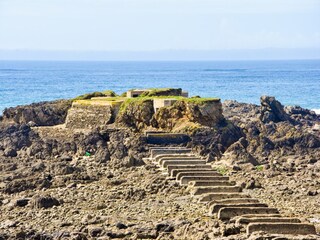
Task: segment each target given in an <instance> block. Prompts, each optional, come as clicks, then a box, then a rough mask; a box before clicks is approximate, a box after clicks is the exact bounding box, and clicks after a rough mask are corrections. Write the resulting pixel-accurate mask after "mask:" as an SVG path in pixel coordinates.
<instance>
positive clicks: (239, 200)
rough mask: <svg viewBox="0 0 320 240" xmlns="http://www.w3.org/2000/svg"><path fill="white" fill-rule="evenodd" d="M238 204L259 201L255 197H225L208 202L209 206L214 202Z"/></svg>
mask: <svg viewBox="0 0 320 240" xmlns="http://www.w3.org/2000/svg"><path fill="white" fill-rule="evenodd" d="M217 203H219V204H239V203H259V200H258V199H256V198H227V199H221V200H214V201H211V202H209V203H208V206H209V208H210V207H211V206H212V205H214V204H217Z"/></svg>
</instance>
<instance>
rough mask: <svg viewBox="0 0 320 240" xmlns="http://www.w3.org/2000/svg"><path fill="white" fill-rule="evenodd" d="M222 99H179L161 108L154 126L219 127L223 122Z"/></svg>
mask: <svg viewBox="0 0 320 240" xmlns="http://www.w3.org/2000/svg"><path fill="white" fill-rule="evenodd" d="M223 122H224V117H223V115H222V106H221V102H220V100H208V101H206V100H203V101H197V100H196V99H195V100H194V101H191V100H179V101H177V102H176V103H174V104H173V106H170V107H163V108H160V109H159V111H158V112H157V113H156V114H155V115H154V117H153V120H152V125H153V127H156V128H161V129H166V130H169V131H181V132H183V131H188V130H192V129H194V128H198V127H199V126H201V125H202V126H206V127H218V126H219V125H221V124H223Z"/></svg>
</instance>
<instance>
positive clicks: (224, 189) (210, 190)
mask: <svg viewBox="0 0 320 240" xmlns="http://www.w3.org/2000/svg"><path fill="white" fill-rule="evenodd" d="M241 191H242V188H241V187H239V186H219V187H196V188H194V189H192V191H191V194H192V195H194V196H196V195H201V194H205V193H222V192H223V193H231V192H232V193H236V192H241Z"/></svg>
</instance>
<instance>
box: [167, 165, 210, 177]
mask: <svg viewBox="0 0 320 240" xmlns="http://www.w3.org/2000/svg"><path fill="white" fill-rule="evenodd" d="M167 169H168V173H169V174H170V175H172V170H190V169H201V170H204V169H207V170H213V169H212V168H211V166H210V165H207V164H200V165H168V166H167Z"/></svg>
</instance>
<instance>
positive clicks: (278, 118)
mask: <svg viewBox="0 0 320 240" xmlns="http://www.w3.org/2000/svg"><path fill="white" fill-rule="evenodd" d="M260 103H261V115H260V120H261V121H262V122H264V123H269V122H275V123H277V122H282V121H289V122H292V123H293V122H294V120H293V119H292V118H290V116H289V115H288V114H287V113H286V112H285V111H284V107H283V106H282V104H281V103H280V102H279V101H277V100H276V99H275V97H270V96H262V97H261V98H260Z"/></svg>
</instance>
